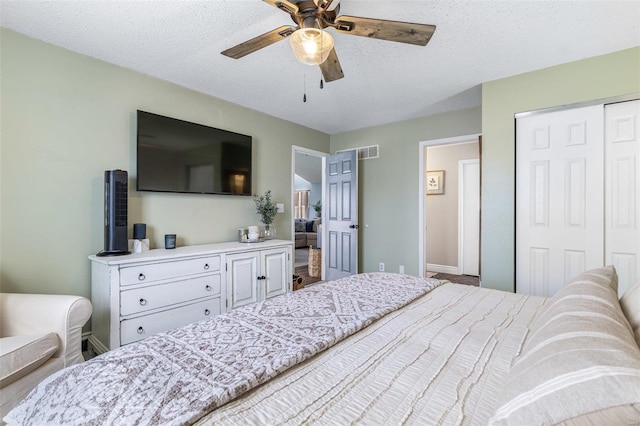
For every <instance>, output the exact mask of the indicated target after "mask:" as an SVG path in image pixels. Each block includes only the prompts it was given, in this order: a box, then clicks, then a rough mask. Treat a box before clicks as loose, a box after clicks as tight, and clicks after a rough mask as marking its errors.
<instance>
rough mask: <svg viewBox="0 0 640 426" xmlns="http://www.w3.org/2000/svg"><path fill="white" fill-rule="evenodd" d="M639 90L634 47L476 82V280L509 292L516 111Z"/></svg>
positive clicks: (638, 53)
mask: <svg viewBox="0 0 640 426" xmlns="http://www.w3.org/2000/svg"><path fill="white" fill-rule="evenodd" d="M632 93H640V47H636V48H633V49H627V50H623V51H620V52H615V53H611V54H608V55H603V56H597V57H594V58H589V59H585V60H581V61H577V62H571V63H568V64H564V65H559V66H556V67H552V68H546V69H543V70H540V71H534V72H530V73H526V74H521V75H517V76H514V77H509V78H504V79H501V80H497V81H492V82H488V83H485V84H483V85H482V135H483V136H482V243H481V244H482V245H481V253H482V260H481V263H482V285H483V286H485V287H490V288H497V289H502V290H507V291H514V280H513V278H514V255H515V248H514V238H515V237H514V227H515V221H514V217H515V213H514V191H515V189H514V187H515V177H514V165H515V119H514V115H515V114H516V113H519V112H526V111H532V110H536V109H541V108H549V107H554V106H560V105H566V104H572V103H576V102H582V101H588V100H593V99H602V98H607V97H613V96H619V95H626V94H632Z"/></svg>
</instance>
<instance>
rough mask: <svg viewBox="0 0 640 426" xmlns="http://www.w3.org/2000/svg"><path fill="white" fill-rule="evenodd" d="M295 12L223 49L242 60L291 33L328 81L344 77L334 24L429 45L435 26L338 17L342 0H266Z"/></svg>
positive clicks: (298, 51)
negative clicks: (281, 22) (273, 26)
mask: <svg viewBox="0 0 640 426" xmlns="http://www.w3.org/2000/svg"><path fill="white" fill-rule="evenodd" d="M263 1H265V2H267V3H269V4H270V5H272V6H274V7H277V8H278V9H280V10H282V11H284V12H286V13H288V14H289V15H291V19H293V22H295V23H296V26H293V25H284V26H282V27H280V28H276V29H275V30H272V31H269V32H268V33H265V34H262V35H260V36H258V37H255V38H252V39H251V40H247V41H245V42H244V43H240V44H239V45H237V46H234V47H232V48H230V49H227V50H225V51H224V52H222V54H223V55H225V56H228V57H230V58H234V59H240V58H242V57H243V56H246V55H248V54H250V53H253V52H255V51H257V50H260V49H262V48H263V47H267V46H270V45H272V44H274V43H276V42H278V41H280V40H282V39H284V38H287V37H289V36H291V39H290V41H291V46H292V48H293V53H294V54H295V55H296V58H298V60H299V61H300V62H303V63H305V64H308V65H320V69H321V70H322V76H323V77H324V79H325V81H327V82H329V81H334V80H338V79H341V78H343V77H344V73H343V72H342V67H341V66H340V61H338V56H337V54H336V51H335V49H334V42H333V38H332V37H331V35H330V34H329V33H328V32H326V31H324V29H325V28H327V27H331V28H333V29H335V30H336V31H338V32H339V33H343V34H351V35H357V36H362V37H370V38H377V39H380V40H388V41H395V42H400V43H408V44H415V45H418V46H425V45H426V44H427V43H428V42H429V40H430V39H431V36H432V35H433V33H434V31H435V30H436V26H435V25H426V24H414V23H410V22H400V21H386V20H383V19H371V18H361V17H357V16H338V13H339V11H340V2H339V0H263Z"/></svg>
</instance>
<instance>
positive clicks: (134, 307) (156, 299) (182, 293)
mask: <svg viewBox="0 0 640 426" xmlns="http://www.w3.org/2000/svg"><path fill="white" fill-rule="evenodd" d="M221 281H222V279H221V277H220V274H211V275H205V276H203V277H196V278H188V279H185V280H180V281H174V282H170V283H167V284H158V285H152V286H149V287H142V288H136V289H133V290H124V291H122V292H121V293H120V315H121V316H126V315H131V314H136V313H138V312H145V311H150V310H152V309H158V308H162V307H164V306H170V305H175V304H177V303H182V302H188V301H189V300H193V299H202V298H203V297H211V296H219V295H220V289H221Z"/></svg>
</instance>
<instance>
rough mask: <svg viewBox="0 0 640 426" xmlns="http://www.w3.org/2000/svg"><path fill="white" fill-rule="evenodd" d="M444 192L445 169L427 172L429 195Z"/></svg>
mask: <svg viewBox="0 0 640 426" xmlns="http://www.w3.org/2000/svg"><path fill="white" fill-rule="evenodd" d="M441 194H444V170H432V171H430V172H427V195H441Z"/></svg>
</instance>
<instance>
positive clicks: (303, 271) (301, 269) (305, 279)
mask: <svg viewBox="0 0 640 426" xmlns="http://www.w3.org/2000/svg"><path fill="white" fill-rule="evenodd" d="M294 274H295V275H297V276H299V277H300V278H302V284H301V285H299V286H294V290H300V289H301V288H303V287H304V286H305V285H309V284H313V283H317V282H320V281H321V279H320V277H310V276H309V266H308V265H303V266H298V267H297V268H295V271H294Z"/></svg>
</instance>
